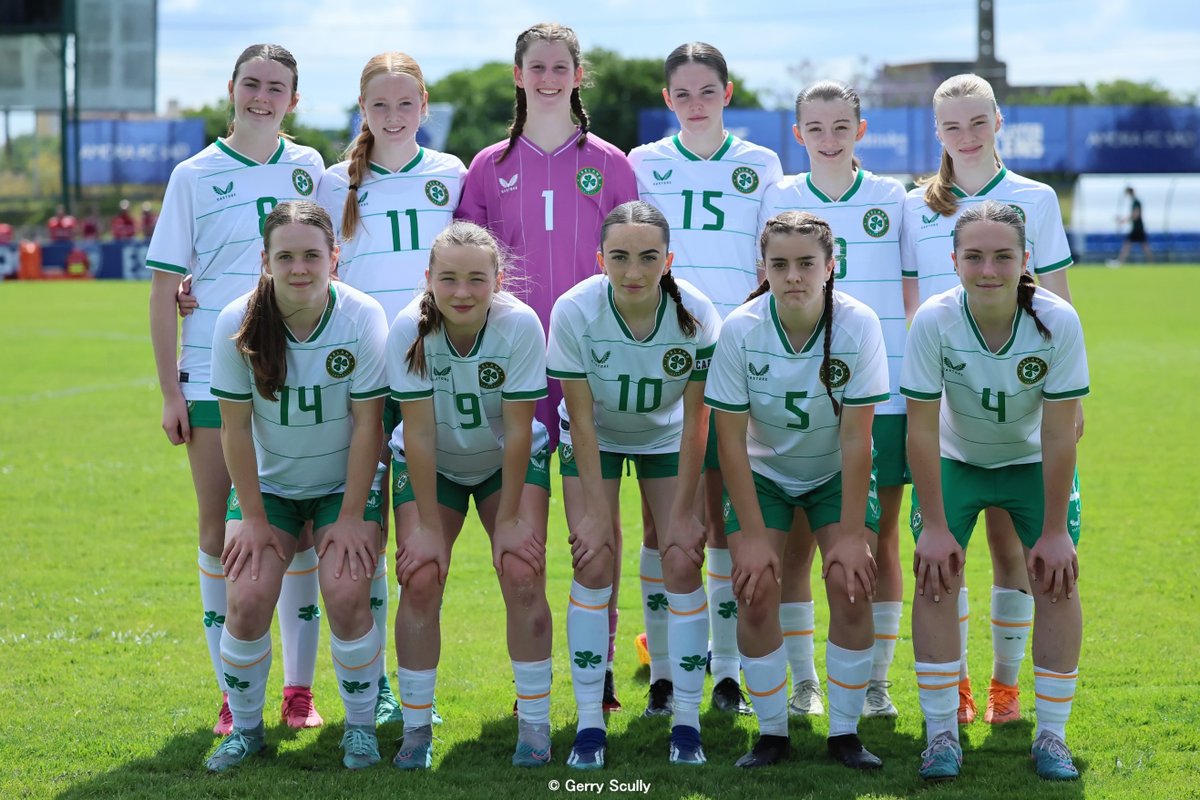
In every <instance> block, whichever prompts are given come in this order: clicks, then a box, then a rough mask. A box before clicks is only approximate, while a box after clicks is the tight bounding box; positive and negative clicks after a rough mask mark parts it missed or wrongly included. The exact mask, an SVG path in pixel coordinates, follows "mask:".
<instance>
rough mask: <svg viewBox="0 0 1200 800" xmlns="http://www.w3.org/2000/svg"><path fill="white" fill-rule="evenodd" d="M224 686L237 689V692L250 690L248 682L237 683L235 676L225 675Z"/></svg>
mask: <svg viewBox="0 0 1200 800" xmlns="http://www.w3.org/2000/svg"><path fill="white" fill-rule="evenodd" d="M225 685H226V686H228V687H229V688H230V689H237V690H238V691H239V692H244V691H246V690H247V689H249V688H250V681H239V680H238V679H237V676H236V675H230V674H229V673H228V672H226V673H225Z"/></svg>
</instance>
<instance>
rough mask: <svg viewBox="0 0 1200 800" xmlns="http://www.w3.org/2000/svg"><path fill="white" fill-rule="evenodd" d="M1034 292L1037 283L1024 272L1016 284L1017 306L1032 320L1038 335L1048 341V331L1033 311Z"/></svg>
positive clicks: (1026, 271)
mask: <svg viewBox="0 0 1200 800" xmlns="http://www.w3.org/2000/svg"><path fill="white" fill-rule="evenodd" d="M1036 290H1037V283H1036V282H1035V281H1034V280H1033V276H1032V275H1030V274H1029V270H1025V272H1022V273H1021V280H1020V282H1018V283H1017V306H1018V307H1019V308H1020V309H1021V310H1022V311H1024V312H1025V313H1026V314H1028V315H1029V316H1030V317H1031V318H1032V319H1033V324H1034V325H1036V326H1037V329H1038V333H1040V334H1041V335H1042V338H1043V339H1045V340H1046V341H1050V329H1049V328H1047V327H1046V324H1045V323H1044V322H1042V321H1041V320H1040V319H1038V315H1037V312H1036V311H1034V310H1033V293H1034V292H1035V291H1036Z"/></svg>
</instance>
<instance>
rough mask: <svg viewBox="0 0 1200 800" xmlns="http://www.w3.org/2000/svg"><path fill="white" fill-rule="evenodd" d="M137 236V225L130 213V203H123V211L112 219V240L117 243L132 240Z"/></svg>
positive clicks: (124, 201) (123, 201) (126, 201)
mask: <svg viewBox="0 0 1200 800" xmlns="http://www.w3.org/2000/svg"><path fill="white" fill-rule="evenodd" d="M135 235H137V225H136V223H134V221H133V215H132V214H130V213H129V201H128V200H122V201H121V210H120V211H118V212H117V215H116V216H115V217H113V218H112V238H113V239H114V240H116V241H122V240H128V239H132V238H133V237H134V236H135Z"/></svg>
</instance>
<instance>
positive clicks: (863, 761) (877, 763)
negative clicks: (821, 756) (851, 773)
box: [826, 733, 883, 769]
mask: <svg viewBox="0 0 1200 800" xmlns="http://www.w3.org/2000/svg"><path fill="white" fill-rule="evenodd" d="M826 744H827V746H828V747H829V757H830V758H832V759H833V760H834V761H837V762H839V763H840V764H841V765H842V766H843V767H849V768H850V769H879V768H880V767H882V766H883V761H882V760H880V758H879V756H877V755H875V754H874V753H872V752H871V751H870V750H868V749H867V748H865V747H863V746H862V742H860V741H859V740H858V734H856V733H847V734H843V735H841V736H830V737H829V739H828V740H827V742H826Z"/></svg>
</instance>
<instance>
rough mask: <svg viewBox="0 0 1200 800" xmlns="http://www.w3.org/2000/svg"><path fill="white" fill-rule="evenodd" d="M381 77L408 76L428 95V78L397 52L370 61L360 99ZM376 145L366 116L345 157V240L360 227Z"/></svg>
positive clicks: (364, 71)
mask: <svg viewBox="0 0 1200 800" xmlns="http://www.w3.org/2000/svg"><path fill="white" fill-rule="evenodd" d="M380 75H408V76H409V77H410V78H412V79H413V80H415V81H416V82H417V85H418V86H419V87H420V89H421V96H422V97H424V95H425V75H424V74H423V73H422V72H421V67H420V66H419V65H418V64H417V62H416V60H415V59H414V58H413V57H412V56H410V55H406V54H405V53H397V52H390V53H380V54H379V55H377V56H374V57H373V58H372V59H371V60H370V61H368V62H367V65H366V66H365V67H363V71H362V76H361V77H360V78H359V79H358V94H359V96H360V97H365V96H366V94H367V84H368V83H370V82H371V81H372V80H374V79H375V78H377V77H379V76H380ZM374 146H375V134H373V133H371V129H370V128H369V127H368V126H367V115H366V114H365V113H364V114H363V118H362V127H361V128H360V129H359V131H358V136H355V137H354V141H353V142H351V143H350V146H349V147H347V148H346V154H345V156H346V160H347V161H349V162H350V163H349V164H348V165H347V168H346V172H347V177H348V178H349V180H350V189H349V191H347V192H346V202H345V204H344V205H343V206H342V230H341V234H342V239H343V240H348V239H352V238H354V231H355V230H357V228H358V220H359V214H358V189H359V187H360V186H362V182H363V179H364V178H365V177H366V176H367V174H368V173H369V172H370V168H371V149H372V148H373V147H374Z"/></svg>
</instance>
